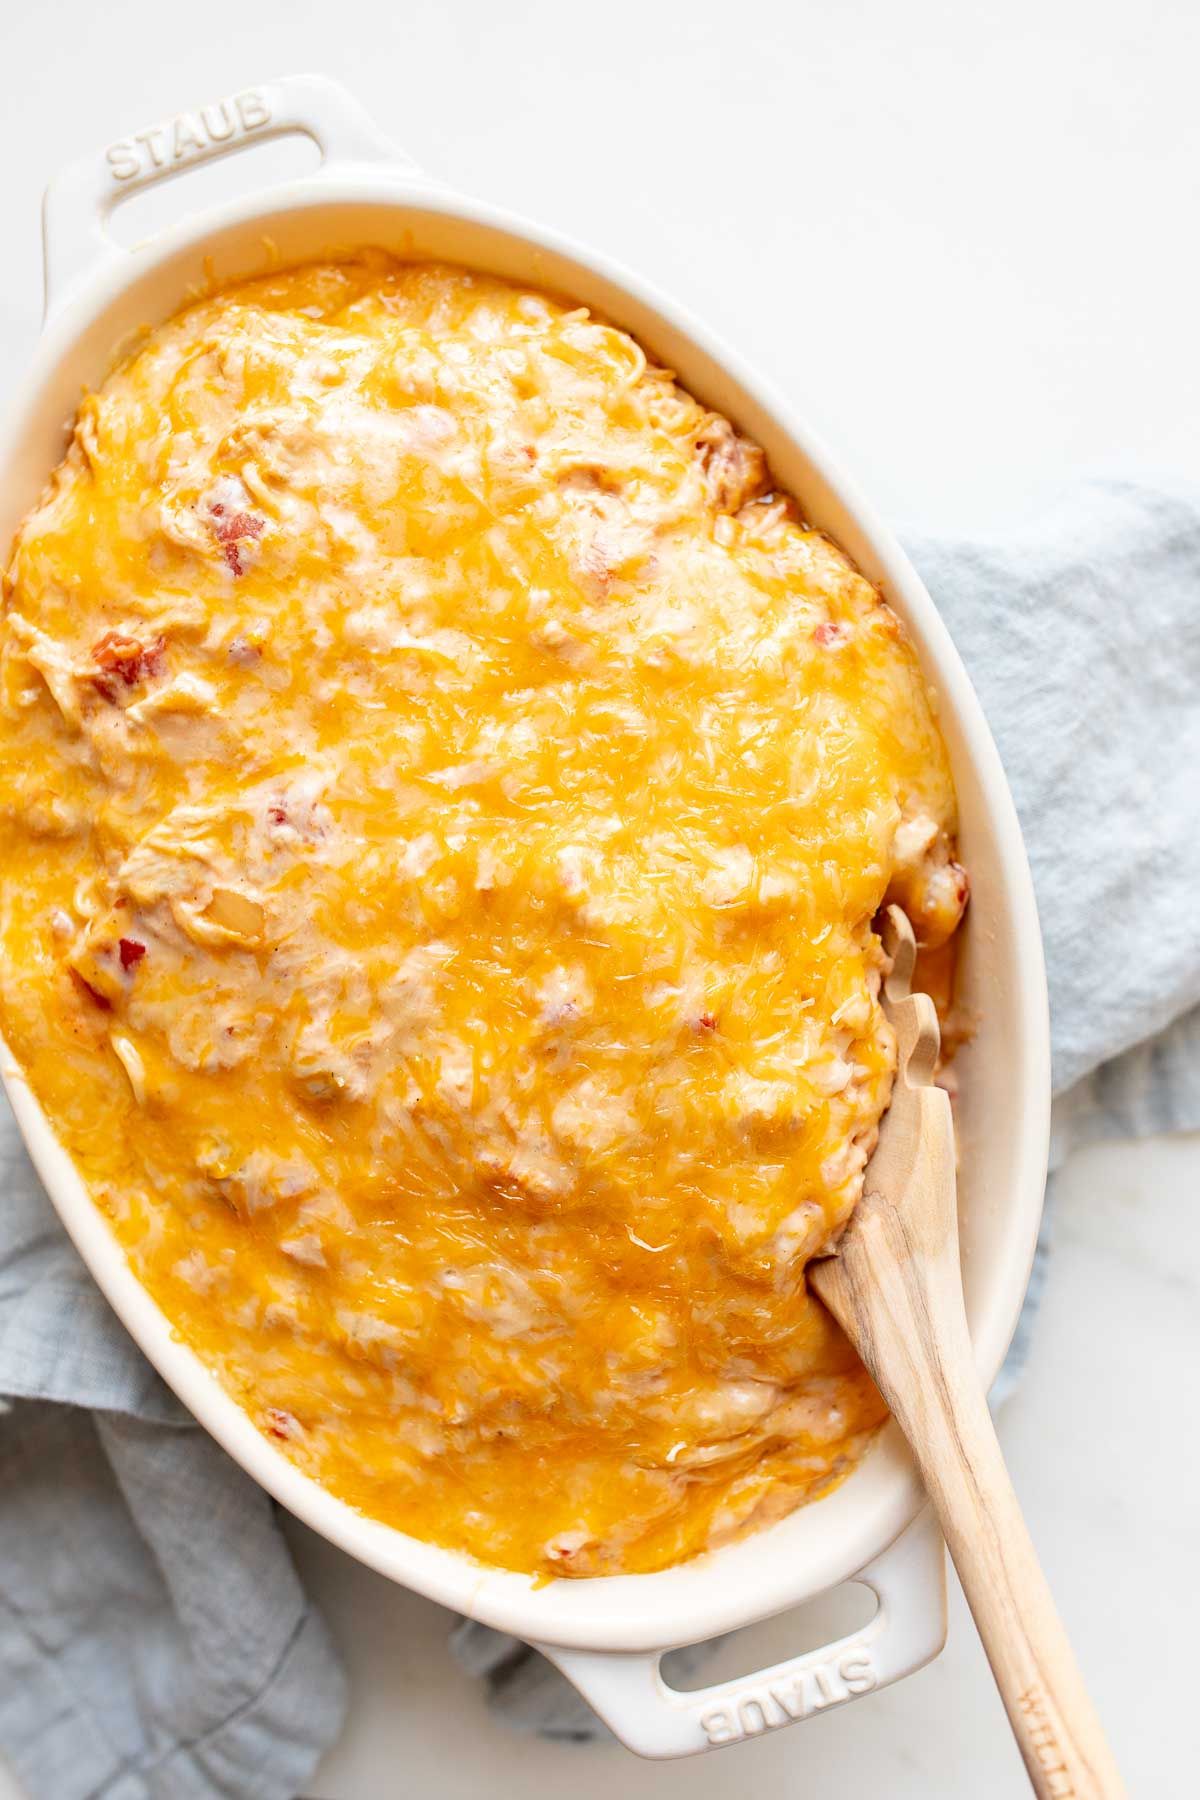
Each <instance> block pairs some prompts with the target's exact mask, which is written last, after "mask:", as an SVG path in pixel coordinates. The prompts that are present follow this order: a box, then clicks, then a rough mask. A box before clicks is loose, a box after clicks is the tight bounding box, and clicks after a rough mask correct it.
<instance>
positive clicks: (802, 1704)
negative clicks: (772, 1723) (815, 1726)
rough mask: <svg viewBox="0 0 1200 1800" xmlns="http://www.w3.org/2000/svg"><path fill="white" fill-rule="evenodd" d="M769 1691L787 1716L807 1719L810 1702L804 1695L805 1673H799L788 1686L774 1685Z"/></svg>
mask: <svg viewBox="0 0 1200 1800" xmlns="http://www.w3.org/2000/svg"><path fill="white" fill-rule="evenodd" d="M767 1691H768V1693H769V1694H770V1696H771V1698H772V1700H773V1701H774V1702H775V1704H776V1706H777V1707H778V1708H779V1710H780V1712H781V1713H783V1715H784V1717H785V1718H788V1719H807V1717H808V1702H807V1700H806V1699H805V1697H804V1677H803V1675H798V1676H797V1677H796V1679H795V1681H793V1682H791V1683H790V1684H789V1686H788V1687H785V1688H777V1687H773V1688H769V1689H768V1690H767ZM780 1722H781V1723H782V1721H780Z"/></svg>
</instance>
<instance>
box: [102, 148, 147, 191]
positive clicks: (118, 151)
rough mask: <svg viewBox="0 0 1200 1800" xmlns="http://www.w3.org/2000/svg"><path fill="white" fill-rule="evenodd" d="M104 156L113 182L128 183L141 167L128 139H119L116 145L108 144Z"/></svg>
mask: <svg viewBox="0 0 1200 1800" xmlns="http://www.w3.org/2000/svg"><path fill="white" fill-rule="evenodd" d="M105 155H106V156H107V158H108V166H109V168H110V169H111V170H112V172H113V180H114V181H128V180H129V178H130V176H131V175H136V174H137V172H138V170H139V169H140V168H141V166H142V165H141V160H140V158H139V156H138V153H137V151H136V150H135V149H134V147H133V145H132V144H131V143H130V142H129V139H128V138H121V140H120V141H119V142H118V143H116V144H110V145H109V146H108V149H107V151H106V152H105Z"/></svg>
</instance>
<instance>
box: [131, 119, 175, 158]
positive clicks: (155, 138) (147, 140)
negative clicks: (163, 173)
mask: <svg viewBox="0 0 1200 1800" xmlns="http://www.w3.org/2000/svg"><path fill="white" fill-rule="evenodd" d="M133 141H134V143H135V144H145V146H146V148H147V150H149V152H150V161H151V162H152V163H153V164H154V167H155V168H156V169H161V168H162V166H163V164H164V163H165V162H166V160H167V158H166V151H165V148H164V146H163V143H162V126H161V125H151V126H150V128H149V129H148V130H147V131H135V132H134V134H133Z"/></svg>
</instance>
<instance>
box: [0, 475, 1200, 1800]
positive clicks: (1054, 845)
mask: <svg viewBox="0 0 1200 1800" xmlns="http://www.w3.org/2000/svg"><path fill="white" fill-rule="evenodd" d="M909 547H910V549H911V551H912V554H913V557H914V560H915V561H916V563H917V566H918V568H919V569H920V570H921V573H922V574H923V576H924V577H925V580H926V581H927V583H928V584H929V587H930V589H931V591H932V593H933V595H934V598H935V600H936V601H937V603H938V605H939V607H940V608H941V610H942V613H943V615H944V617H945V618H946V620H947V623H948V624H949V626H950V629H951V632H952V633H953V635H954V637H955V639H956V641H957V643H958V646H959V648H960V650H961V652H962V654H963V657H964V660H965V661H966V664H967V667H968V669H969V670H970V672H971V675H972V677H973V679H974V681H975V685H976V687H977V689H978V690H979V694H980V697H981V699H982V701H983V705H984V709H985V711H986V712H987V714H988V717H989V719H990V721H991V724H992V728H993V730H994V731H995V733H996V737H997V740H998V742H999V745H1000V751H1001V755H1002V756H1003V758H1004V762H1005V765H1006V767H1007V770H1008V774H1009V779H1010V781H1011V782H1012V786H1013V792H1014V794H1015V797H1016V801H1017V807H1018V810H1019V812H1020V814H1021V821H1022V825H1023V827H1024V831H1025V837H1026V842H1027V844H1028V847H1029V853H1030V860H1031V862H1032V865H1033V872H1034V880H1035V882H1036V885H1037V890H1038V903H1039V908H1040V911H1041V917H1042V927H1043V931H1044V934H1045V940H1046V955H1047V963H1048V966H1049V974H1050V994H1051V1008H1052V1027H1053V1037H1054V1085H1055V1095H1056V1100H1055V1151H1054V1155H1055V1159H1056V1160H1058V1159H1061V1157H1062V1156H1063V1155H1065V1154H1066V1151H1067V1150H1068V1149H1069V1148H1070V1147H1072V1146H1073V1145H1074V1144H1076V1143H1079V1142H1082V1141H1084V1140H1086V1139H1088V1138H1092V1137H1096V1136H1100V1135H1105V1134H1107V1135H1137V1134H1144V1133H1147V1132H1156V1131H1168V1130H1172V1129H1185V1128H1191V1127H1197V1126H1200V905H1197V902H1196V898H1195V896H1196V895H1197V893H1198V892H1200V798H1198V796H1200V774H1198V771H1200V491H1196V490H1188V489H1185V488H1183V487H1178V486H1175V487H1173V486H1170V485H1165V484H1160V485H1156V486H1153V487H1151V486H1138V485H1136V484H1133V483H1129V482H1117V481H1107V482H1094V483H1089V484H1086V485H1083V486H1078V487H1076V488H1074V489H1072V490H1070V491H1069V492H1068V493H1066V494H1064V495H1063V496H1062V497H1061V498H1060V499H1059V500H1057V501H1056V502H1055V503H1054V504H1053V505H1051V506H1049V507H1048V508H1047V509H1046V511H1045V512H1044V514H1042V515H1041V516H1039V517H1037V518H1034V519H1031V520H1029V521H1028V522H1027V523H1025V524H1017V525H1015V526H1014V525H1008V526H1006V527H1005V529H1004V530H1003V531H1000V530H997V531H996V532H995V533H994V534H993V535H992V536H990V537H983V536H978V537H974V538H972V539H970V540H969V541H961V542H956V541H952V540H947V539H933V538H929V539H926V538H921V537H917V536H916V535H913V536H911V537H910V539H909ZM1098 946H1101V947H1102V948H1101V949H1100V951H1099V954H1098ZM1040 1266H1042V1267H1044V1262H1043V1263H1042V1264H1041V1265H1040ZM1034 1285H1035V1287H1036V1285H1037V1282H1036V1279H1035V1284H1034ZM1032 1292H1033V1290H1032V1289H1031V1293H1032ZM1027 1312H1028V1309H1027ZM1026 1343H1027V1326H1025V1327H1023V1329H1022V1332H1021V1333H1020V1334H1019V1336H1018V1340H1017V1343H1016V1345H1015V1346H1014V1352H1013V1356H1012V1358H1010V1363H1009V1374H1010V1376H1011V1373H1012V1371H1013V1370H1014V1369H1016V1368H1017V1367H1019V1364H1020V1362H1021V1361H1022V1360H1023V1357H1024V1353H1025V1346H1026ZM0 1396H8V1397H9V1407H8V1410H7V1411H6V1412H5V1413H3V1415H2V1416H0V1749H3V1751H4V1752H5V1754H6V1755H7V1756H9V1757H10V1758H11V1760H12V1761H13V1763H14V1764H15V1765H16V1767H17V1769H18V1771H19V1773H20V1775H21V1777H22V1778H23V1780H24V1782H25V1783H26V1785H27V1787H28V1789H29V1791H30V1793H31V1794H32V1795H33V1796H35V1797H36V1800H101V1797H103V1800H218V1797H221V1800H291V1797H292V1796H293V1795H295V1794H296V1793H298V1792H300V1791H301V1790H302V1788H303V1786H304V1784H305V1782H306V1780H307V1777H308V1774H309V1772H310V1771H311V1769H312V1767H313V1766H314V1764H315V1762H316V1759H317V1757H318V1755H319V1754H320V1752H321V1750H322V1749H323V1747H324V1746H325V1745H327V1744H328V1743H329V1742H330V1741H331V1740H332V1739H333V1737H334V1736H335V1735H336V1733H337V1730H338V1728H339V1725H340V1721H341V1716H342V1707H343V1683H342V1678H341V1675H340V1672H339V1666H338V1662H337V1657H336V1654H335V1652H334V1650H333V1648H332V1646H331V1644H330V1642H329V1640H328V1638H327V1637H326V1635H325V1632H324V1629H323V1627H322V1625H321V1623H320V1620H319V1619H318V1617H317V1616H316V1614H315V1613H314V1612H313V1610H312V1608H311V1606H310V1605H309V1603H308V1602H307V1601H306V1599H305V1597H304V1595H303V1593H302V1591H301V1590H300V1587H299V1583H298V1581H297V1578H296V1574H295V1570H294V1569H293V1567H292V1564H291V1561H290V1558H289V1556H288V1552H287V1549H286V1546H285V1545H284V1542H283V1539H282V1537H281V1536H280V1534H279V1530H278V1526H277V1524H276V1522H275V1518H274V1514H273V1510H272V1507H271V1504H270V1502H269V1501H268V1500H267V1499H266V1498H265V1496H264V1495H263V1494H262V1493H261V1492H260V1490H259V1489H257V1488H256V1487H255V1486H254V1485H253V1484H252V1483H251V1482H250V1481H249V1480H248V1479H247V1478H246V1477H245V1476H244V1475H242V1473H241V1472H240V1471H239V1470H238V1469H237V1468H236V1467H235V1466H234V1465H233V1464H232V1463H231V1462H230V1461H229V1460H228V1459H227V1458H226V1457H225V1456H224V1454H223V1453H222V1452H221V1451H220V1450H218V1449H217V1447H216V1445H215V1444H213V1443H212V1442H211V1441H210V1440H209V1439H208V1438H207V1437H206V1436H205V1435H204V1433H202V1432H201V1431H199V1430H198V1429H197V1428H196V1427H195V1426H193V1425H192V1424H191V1423H190V1421H189V1419H188V1418H187V1416H186V1414H184V1413H183V1412H182V1410H181V1408H180V1407H179V1406H178V1404H177V1403H176V1402H175V1401H174V1399H173V1398H172V1396H171V1395H170V1394H169V1393H168V1392H167V1390H166V1389H165V1388H164V1387H163V1385H162V1384H161V1382H160V1381H159V1380H158V1378H157V1377H156V1376H155V1375H154V1373H153V1372H152V1371H151V1370H150V1369H149V1368H148V1367H147V1365H146V1364H145V1362H144V1361H143V1360H142V1359H141V1357H140V1356H139V1354H138V1352H137V1351H136V1350H135V1349H134V1347H133V1345H132V1344H131V1342H130V1341H129V1339H128V1338H127V1337H126V1335H125V1333H124V1332H123V1330H122V1328H121V1327H120V1326H119V1325H118V1324H117V1322H116V1320H115V1319H114V1318H113V1317H112V1315H111V1314H110V1313H109V1311H108V1309H107V1307H106V1306H105V1304H104V1302H103V1301H102V1300H101V1298H100V1296H99V1294H98V1293H97V1292H96V1290H95V1289H94V1288H93V1287H92V1285H91V1282H90V1280H89V1278H88V1276H87V1274H86V1272H85V1271H84V1269H83V1268H82V1265H81V1264H80V1263H79V1261H78V1259H77V1257H76V1256H75V1254H74V1252H73V1250H72V1249H71V1247H70V1245H69V1244H68V1243H67V1241H66V1239H65V1238H64V1236H63V1234H62V1232H61V1231H60V1229H59V1228H58V1226H57V1224H56V1222H55V1220H54V1216H53V1214H52V1212H51V1211H50V1208H49V1205H48V1203H47V1202H46V1200H45V1198H44V1196H43V1194H42V1192H41V1190H40V1188H39V1186H38V1184H37V1181H36V1178H35V1177H34V1176H33V1174H32V1171H31V1170H30V1168H29V1165H28V1163H27V1161H26V1159H25V1157H24V1154H23V1152H22V1150H21V1149H20V1146H19V1143H18V1141H17V1138H16V1132H15V1128H14V1127H13V1125H12V1123H11V1120H10V1119H9V1118H8V1117H7V1114H4V1115H3V1116H0ZM455 1648H456V1651H457V1653H458V1655H459V1656H460V1658H461V1660H462V1661H463V1662H464V1663H465V1664H466V1665H467V1666H468V1667H470V1668H471V1669H473V1670H475V1671H476V1672H477V1673H478V1674H479V1675H480V1676H481V1677H483V1678H484V1679H485V1680H486V1681H487V1683H488V1687H489V1690H490V1693H491V1696H492V1698H493V1700H494V1702H495V1704H496V1705H497V1706H498V1707H499V1708H500V1709H502V1711H503V1712H504V1713H505V1715H506V1716H507V1717H508V1718H510V1719H511V1720H512V1721H513V1723H515V1724H517V1725H520V1726H525V1727H528V1728H530V1729H535V1730H538V1731H541V1732H544V1733H546V1734H548V1735H552V1736H558V1737H588V1736H595V1735H598V1734H599V1733H600V1730H601V1728H600V1727H598V1725H597V1723H596V1721H595V1719H594V1718H593V1716H592V1715H591V1713H590V1712H589V1711H588V1709H587V1708H586V1706H585V1705H584V1704H583V1702H582V1701H581V1700H579V1699H578V1697H577V1696H576V1695H575V1693H574V1690H573V1689H571V1688H570V1687H568V1686H567V1684H566V1683H565V1682H564V1681H563V1680H562V1678H561V1677H560V1676H559V1675H558V1674H557V1672H556V1671H554V1670H552V1669H551V1668H550V1667H549V1665H547V1664H546V1663H544V1662H543V1661H542V1660H541V1658H539V1657H535V1656H534V1655H533V1654H532V1653H531V1652H529V1651H528V1650H526V1649H525V1647H524V1646H523V1645H521V1644H519V1643H517V1642H516V1641H515V1640H513V1639H511V1638H506V1637H504V1636H503V1635H502V1634H500V1633H496V1632H491V1631H488V1630H486V1628H483V1627H480V1626H476V1625H471V1624H463V1625H461V1626H459V1627H458V1628H457V1629H456V1633H455ZM698 1654H699V1652H698V1651H697V1652H693V1653H692V1655H693V1656H696V1655H698Z"/></svg>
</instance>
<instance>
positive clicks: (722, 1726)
mask: <svg viewBox="0 0 1200 1800" xmlns="http://www.w3.org/2000/svg"><path fill="white" fill-rule="evenodd" d="M700 1724H701V1726H702V1727H703V1729H704V1735H705V1736H706V1737H707V1739H708V1741H709V1743H710V1744H731V1743H732V1742H733V1740H734V1738H736V1737H739V1736H740V1735H741V1734H740V1732H739V1731H738V1729H737V1726H736V1725H735V1724H734V1723H733V1720H732V1719H731V1718H730V1717H729V1714H728V1713H727V1712H723V1711H721V1710H720V1709H719V1708H718V1710H717V1711H715V1712H706V1713H701V1715H700Z"/></svg>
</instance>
